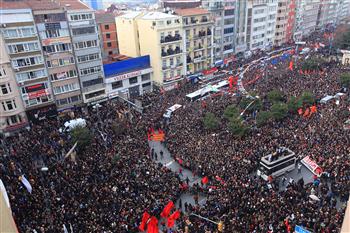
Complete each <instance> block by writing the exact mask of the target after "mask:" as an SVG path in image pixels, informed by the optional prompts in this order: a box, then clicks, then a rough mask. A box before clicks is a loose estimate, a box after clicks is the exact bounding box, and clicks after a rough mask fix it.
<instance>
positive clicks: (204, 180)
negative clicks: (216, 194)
mask: <svg viewBox="0 0 350 233" xmlns="http://www.w3.org/2000/svg"><path fill="white" fill-rule="evenodd" d="M208 181H209V180H208V177H207V176H204V177H203V178H202V183H203V184H207V183H208Z"/></svg>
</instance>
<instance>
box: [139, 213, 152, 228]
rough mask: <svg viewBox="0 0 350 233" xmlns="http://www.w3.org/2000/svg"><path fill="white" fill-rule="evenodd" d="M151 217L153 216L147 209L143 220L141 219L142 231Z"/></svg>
mask: <svg viewBox="0 0 350 233" xmlns="http://www.w3.org/2000/svg"><path fill="white" fill-rule="evenodd" d="M150 217H151V215H149V214H148V213H147V212H146V211H145V212H144V213H143V215H142V221H141V224H140V226H139V229H140V231H145V227H146V223H147V221H148V219H149V218H150Z"/></svg>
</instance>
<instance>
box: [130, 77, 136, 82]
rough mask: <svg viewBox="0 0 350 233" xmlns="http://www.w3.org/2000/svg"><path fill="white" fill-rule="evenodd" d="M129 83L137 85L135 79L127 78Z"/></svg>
mask: <svg viewBox="0 0 350 233" xmlns="http://www.w3.org/2000/svg"><path fill="white" fill-rule="evenodd" d="M129 83H130V84H135V83H137V77H133V78H129Z"/></svg>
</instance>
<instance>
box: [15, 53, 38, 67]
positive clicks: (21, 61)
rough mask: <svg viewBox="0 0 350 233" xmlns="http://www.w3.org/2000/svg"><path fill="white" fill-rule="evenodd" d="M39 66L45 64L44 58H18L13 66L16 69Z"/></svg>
mask: <svg viewBox="0 0 350 233" xmlns="http://www.w3.org/2000/svg"><path fill="white" fill-rule="evenodd" d="M38 64H43V57H42V56H36V57H26V58H18V59H17V60H13V61H12V65H13V67H14V68H19V67H26V66H34V65H38Z"/></svg>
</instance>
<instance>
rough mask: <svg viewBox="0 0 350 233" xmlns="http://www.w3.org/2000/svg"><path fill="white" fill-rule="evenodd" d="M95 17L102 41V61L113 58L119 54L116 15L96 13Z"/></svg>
mask: <svg viewBox="0 0 350 233" xmlns="http://www.w3.org/2000/svg"><path fill="white" fill-rule="evenodd" d="M95 16H96V23H97V26H98V31H99V34H100V39H101V43H100V44H101V51H102V59H104V60H105V59H108V58H113V56H115V55H117V54H119V50H118V35H117V28H116V24H115V17H116V15H115V14H113V13H108V12H96V13H95Z"/></svg>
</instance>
